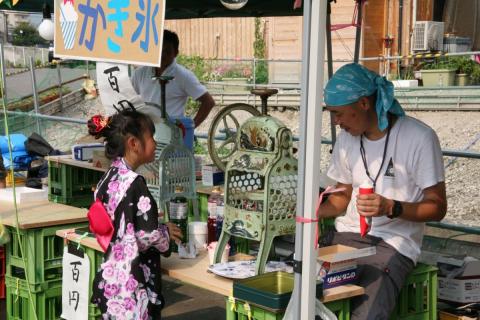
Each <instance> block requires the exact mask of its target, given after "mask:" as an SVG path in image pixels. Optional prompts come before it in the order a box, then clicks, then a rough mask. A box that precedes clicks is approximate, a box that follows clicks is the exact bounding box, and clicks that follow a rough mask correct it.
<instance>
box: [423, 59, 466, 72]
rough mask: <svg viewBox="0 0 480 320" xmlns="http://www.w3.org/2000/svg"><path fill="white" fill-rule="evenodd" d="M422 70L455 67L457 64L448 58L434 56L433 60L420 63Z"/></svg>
mask: <svg viewBox="0 0 480 320" xmlns="http://www.w3.org/2000/svg"><path fill="white" fill-rule="evenodd" d="M421 69H422V70H440V69H449V70H452V69H455V70H456V69H457V66H456V64H455V63H454V62H452V60H450V59H449V58H444V57H442V58H435V59H433V60H430V61H429V60H426V61H424V62H423V63H422V65H421Z"/></svg>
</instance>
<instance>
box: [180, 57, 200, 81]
mask: <svg viewBox="0 0 480 320" xmlns="http://www.w3.org/2000/svg"><path fill="white" fill-rule="evenodd" d="M177 63H179V64H181V65H182V66H184V67H185V68H187V69H188V70H190V71H192V72H193V73H194V74H195V76H196V77H197V78H198V80H200V81H204V80H205V78H206V77H207V76H208V75H207V73H208V72H207V71H208V70H207V68H206V64H205V60H204V59H203V58H202V57H200V56H185V55H182V54H179V55H178V56H177Z"/></svg>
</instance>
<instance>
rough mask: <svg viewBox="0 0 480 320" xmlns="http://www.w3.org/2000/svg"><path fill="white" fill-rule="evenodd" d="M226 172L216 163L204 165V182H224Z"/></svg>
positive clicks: (205, 183) (212, 184)
mask: <svg viewBox="0 0 480 320" xmlns="http://www.w3.org/2000/svg"><path fill="white" fill-rule="evenodd" d="M224 180H225V174H224V172H223V171H222V170H220V169H219V168H217V166H215V165H214V164H207V165H203V166H202V184H203V185H204V186H218V185H221V184H223V182H224Z"/></svg>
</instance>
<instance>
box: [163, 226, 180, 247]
mask: <svg viewBox="0 0 480 320" xmlns="http://www.w3.org/2000/svg"><path fill="white" fill-rule="evenodd" d="M166 225H167V228H168V233H169V234H170V240H173V241H175V243H181V242H182V238H183V233H182V230H180V228H179V227H177V225H176V224H174V223H171V222H167V223H166Z"/></svg>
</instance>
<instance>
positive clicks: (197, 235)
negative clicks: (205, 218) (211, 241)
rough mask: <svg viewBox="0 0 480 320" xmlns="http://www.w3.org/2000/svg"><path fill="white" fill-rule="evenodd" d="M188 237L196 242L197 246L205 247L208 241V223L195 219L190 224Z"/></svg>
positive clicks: (198, 247)
mask: <svg viewBox="0 0 480 320" xmlns="http://www.w3.org/2000/svg"><path fill="white" fill-rule="evenodd" d="M188 239H190V241H192V242H193V243H194V244H195V248H197V249H202V248H205V244H206V243H207V223H206V222H200V221H194V222H190V223H189V224H188Z"/></svg>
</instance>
